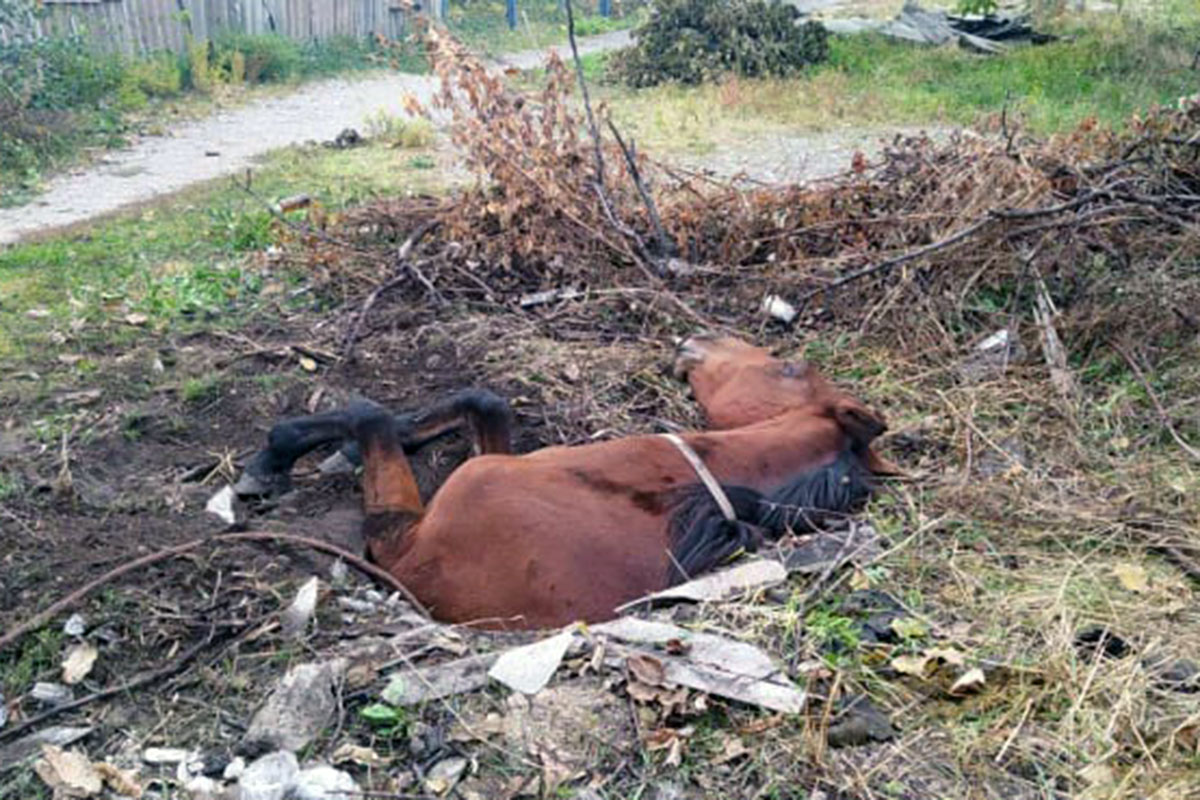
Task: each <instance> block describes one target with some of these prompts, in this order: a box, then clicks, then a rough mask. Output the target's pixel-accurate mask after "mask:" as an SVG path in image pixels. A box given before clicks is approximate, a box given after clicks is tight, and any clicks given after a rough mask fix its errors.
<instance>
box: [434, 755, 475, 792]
mask: <svg viewBox="0 0 1200 800" xmlns="http://www.w3.org/2000/svg"><path fill="white" fill-rule="evenodd" d="M466 769H467V760H466V759H465V758H461V757H457V756H456V757H455V758H447V759H446V760H444V761H439V762H438V763H436V764H434V765H433V769H431V770H429V774H428V775H426V776H425V788H426V789H427V790H429V791H430V792H433V793H434V794H436V795H444V794H448V793H449V792H450V790H451V789H453V788H454V785H455V784H456V783H458V779H459V778H461V777H462V774H463V773H464V772H465V771H466Z"/></svg>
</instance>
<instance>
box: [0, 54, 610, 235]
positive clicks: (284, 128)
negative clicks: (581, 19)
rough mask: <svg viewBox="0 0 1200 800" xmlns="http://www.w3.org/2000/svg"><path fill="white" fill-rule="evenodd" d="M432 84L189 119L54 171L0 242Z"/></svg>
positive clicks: (243, 158)
mask: <svg viewBox="0 0 1200 800" xmlns="http://www.w3.org/2000/svg"><path fill="white" fill-rule="evenodd" d="M628 42H629V34H628V32H627V31H618V32H616V33H609V34H604V35H601V36H593V37H589V38H586V39H581V40H580V41H579V49H580V51H581V52H583V53H588V52H594V51H598V50H610V49H614V48H617V47H622V46H624V45H626V44H628ZM556 49H557V48H556ZM545 52H546V51H527V52H522V53H512V54H509V55H506V56H503V57H499V58H497V61H498V62H499V64H500V65H501V66H505V67H516V68H518V69H527V68H530V67H534V66H537V65H538V64H540V63H541V62H542V60H543V59H544V58H545ZM560 55H569V50H566V51H565V52H564V51H563V50H560ZM436 87H437V82H436V80H435V79H434V78H431V77H428V76H424V75H405V74H399V73H393V74H388V75H382V76H376V77H371V78H363V79H351V80H346V79H336V80H328V81H322V82H319V83H312V84H308V85H306V86H303V87H301V88H299V89H298V90H297V91H296V92H294V93H293V94H289V95H287V96H285V97H279V98H274V99H269V100H263V101H261V102H257V103H255V104H253V105H250V106H246V107H244V108H238V109H234V110H230V111H222V112H219V113H217V114H214V115H213V116H211V117H207V118H205V119H203V120H199V121H197V122H192V123H188V124H185V125H183V126H181V127H179V128H177V129H175V130H174V131H172V132H171V133H170V134H169V135H168V136H165V137H154V138H146V139H143V140H141V141H140V142H138V143H137V144H136V145H134V146H133V147H131V148H129V149H127V150H121V151H116V152H113V153H110V154H107V155H106V156H105V157H104V158H103V159H102V160H101V161H100V162H99V163H97V164H94V165H92V166H90V167H88V168H87V169H85V170H82V171H77V172H71V173H67V174H64V175H60V176H58V177H57V178H54V179H53V180H51V181H50V183H49V185H48V186H47V189H46V191H45V192H44V193H43V194H42V195H41V196H40V197H38V198H37V199H36V200H34V201H33V202H32V203H30V204H28V205H25V206H21V207H19V208H9V209H0V245H4V244H11V243H13V242H16V241H19V240H20V239H21V238H22V237H24V236H28V235H30V234H32V233H41V232H46V231H51V230H54V229H56V228H61V227H64V226H67V225H73V224H76V223H80V222H84V221H86V220H89V219H92V218H95V217H99V216H102V215H104V214H108V213H111V212H113V211H116V210H118V209H120V208H123V207H125V206H129V205H133V204H136V203H142V202H145V201H147V200H151V199H153V198H154V197H156V196H158V195H163V194H168V193H170V192H175V191H178V190H180V189H183V188H184V187H186V186H190V185H191V184H194V183H198V182H201V181H206V180H211V179H213V178H219V177H221V176H223V175H229V174H231V173H234V172H237V171H239V170H242V169H245V168H246V167H249V166H252V165H253V164H254V163H255V159H256V158H257V157H259V156H261V155H263V154H264V153H266V152H268V151H270V150H275V149H278V148H280V147H286V146H288V145H293V144H300V143H303V142H307V141H310V140H317V141H324V140H328V139H333V138H334V137H335V136H337V134H338V133H339V132H340V131H341V130H342V129H344V128H347V127H352V128H358V129H360V130H361V128H362V125H363V120H364V118H365V117H367V116H368V115H371V114H375V113H377V112H379V111H381V110H382V111H384V112H386V113H388V114H393V115H402V114H403V113H404V112H403V100H404V96H405V95H406V94H409V93H411V94H413V95H414V96H416V97H417V98H418V99H419V100H421V101H422V102H426V101H428V100H429V99H430V98H432V96H433V93H434V91H435V89H436Z"/></svg>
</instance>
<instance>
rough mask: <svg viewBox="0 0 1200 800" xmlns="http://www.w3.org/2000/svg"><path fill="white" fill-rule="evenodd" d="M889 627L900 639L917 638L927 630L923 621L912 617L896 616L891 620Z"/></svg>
mask: <svg viewBox="0 0 1200 800" xmlns="http://www.w3.org/2000/svg"><path fill="white" fill-rule="evenodd" d="M891 628H892V630H894V631H895V632H896V633H897V634H898V635H899V636H900V638H902V639H919V638H921V637H922V636H924V635H925V634H927V633H928V632H929V629H928V628H926V627H925V623H924V622H921V620H919V619H914V618H913V617H897V618H896V619H894V620H892V624H891Z"/></svg>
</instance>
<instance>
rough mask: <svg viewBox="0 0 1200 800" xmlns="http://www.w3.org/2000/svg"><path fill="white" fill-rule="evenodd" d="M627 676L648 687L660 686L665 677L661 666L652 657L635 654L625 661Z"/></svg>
mask: <svg viewBox="0 0 1200 800" xmlns="http://www.w3.org/2000/svg"><path fill="white" fill-rule="evenodd" d="M625 666H627V667H628V668H629V674H631V675H633V677H635V678H637V680H639V681H641V682H642V683H644V684H646V685H648V686H662V684H663V680H664V679H665V677H666V672H665V670H664V669H663V664H662V662H661V661H659V660H658V659H657V658H655V657H654V656H648V655H646V654H645V653H636V654H634V655H631V656H629V657H628V658H627V659H625Z"/></svg>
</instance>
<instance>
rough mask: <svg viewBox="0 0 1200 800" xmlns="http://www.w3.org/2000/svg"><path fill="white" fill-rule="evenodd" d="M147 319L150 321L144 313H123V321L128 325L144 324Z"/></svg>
mask: <svg viewBox="0 0 1200 800" xmlns="http://www.w3.org/2000/svg"><path fill="white" fill-rule="evenodd" d="M149 321H150V318H149V317H147V316H146V315H145V314H141V313H138V312H134V313H132V314H126V315H125V322H126V323H127V324H129V325H135V326H137V325H145V324H146V323H147V322H149Z"/></svg>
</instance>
